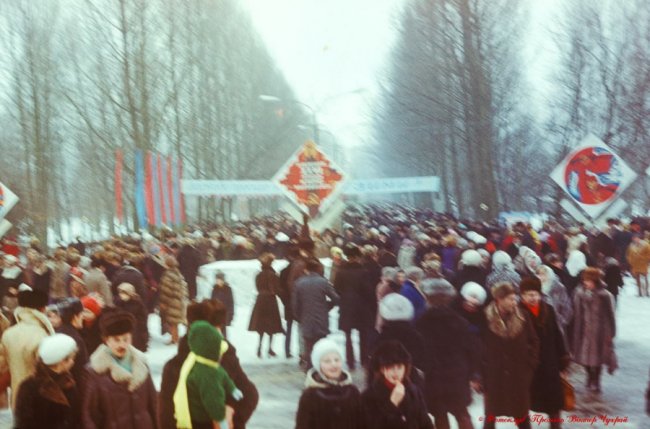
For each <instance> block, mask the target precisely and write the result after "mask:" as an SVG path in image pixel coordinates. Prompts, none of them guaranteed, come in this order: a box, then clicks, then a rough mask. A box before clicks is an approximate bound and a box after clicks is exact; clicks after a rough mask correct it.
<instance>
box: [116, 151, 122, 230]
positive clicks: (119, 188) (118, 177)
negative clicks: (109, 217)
mask: <svg viewBox="0 0 650 429" xmlns="http://www.w3.org/2000/svg"><path fill="white" fill-rule="evenodd" d="M123 162H124V160H123V157H122V150H121V149H117V150H116V151H115V217H117V221H118V222H119V223H120V224H121V223H123V222H124V206H123V203H122V163H123Z"/></svg>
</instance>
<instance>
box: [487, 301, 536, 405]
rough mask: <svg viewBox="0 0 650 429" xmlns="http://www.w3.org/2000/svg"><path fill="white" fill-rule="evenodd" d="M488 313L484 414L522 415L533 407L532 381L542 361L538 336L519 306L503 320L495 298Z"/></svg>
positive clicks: (488, 307) (489, 306)
mask: <svg viewBox="0 0 650 429" xmlns="http://www.w3.org/2000/svg"><path fill="white" fill-rule="evenodd" d="M485 315H486V319H487V329H486V330H485V332H484V334H483V343H484V346H485V351H484V354H483V388H484V400H485V414H486V415H488V416H511V417H515V418H522V417H523V416H527V415H528V411H529V410H530V389H531V383H532V380H533V375H534V373H535V370H536V368H537V365H538V363H539V339H538V338H537V334H536V333H535V328H534V326H533V323H532V321H531V320H530V318H529V317H528V315H527V314H526V313H524V312H523V311H522V310H521V309H519V308H517V309H516V310H515V313H514V314H513V315H511V316H510V318H509V319H508V321H507V322H504V321H503V319H502V317H501V316H500V315H499V312H498V311H497V308H496V303H495V302H492V303H491V304H489V305H488V306H487V307H486V309H485Z"/></svg>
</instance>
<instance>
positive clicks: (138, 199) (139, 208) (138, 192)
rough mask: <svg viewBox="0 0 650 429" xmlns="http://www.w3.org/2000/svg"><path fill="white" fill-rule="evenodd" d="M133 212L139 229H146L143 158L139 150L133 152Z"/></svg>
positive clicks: (147, 223)
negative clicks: (135, 214)
mask: <svg viewBox="0 0 650 429" xmlns="http://www.w3.org/2000/svg"><path fill="white" fill-rule="evenodd" d="M135 211H136V213H137V215H138V223H139V224H140V228H146V227H147V225H149V222H148V219H147V199H146V197H145V172H144V157H143V155H142V151H141V150H137V151H136V152H135Z"/></svg>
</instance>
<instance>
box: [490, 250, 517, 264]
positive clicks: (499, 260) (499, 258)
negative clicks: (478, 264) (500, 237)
mask: <svg viewBox="0 0 650 429" xmlns="http://www.w3.org/2000/svg"><path fill="white" fill-rule="evenodd" d="M510 265H512V258H511V257H510V255H508V254H507V253H506V252H504V251H503V250H497V251H496V252H494V255H492V266H494V267H505V266H510Z"/></svg>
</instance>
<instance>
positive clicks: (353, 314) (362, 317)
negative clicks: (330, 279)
mask: <svg viewBox="0 0 650 429" xmlns="http://www.w3.org/2000/svg"><path fill="white" fill-rule="evenodd" d="M376 285H377V284H376V283H375V284H371V283H370V282H369V281H368V275H367V272H366V269H365V268H364V267H363V265H361V264H360V263H359V262H346V263H344V264H343V265H342V266H341V268H340V269H339V272H338V274H337V275H336V283H334V289H336V291H337V292H338V294H339V296H340V297H341V302H340V304H339V307H340V313H339V329H341V330H342V331H350V330H352V329H359V330H368V329H372V327H373V325H374V322H375V319H374V314H375V312H374V308H375V307H376V306H377V300H376V298H375V286H376Z"/></svg>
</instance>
